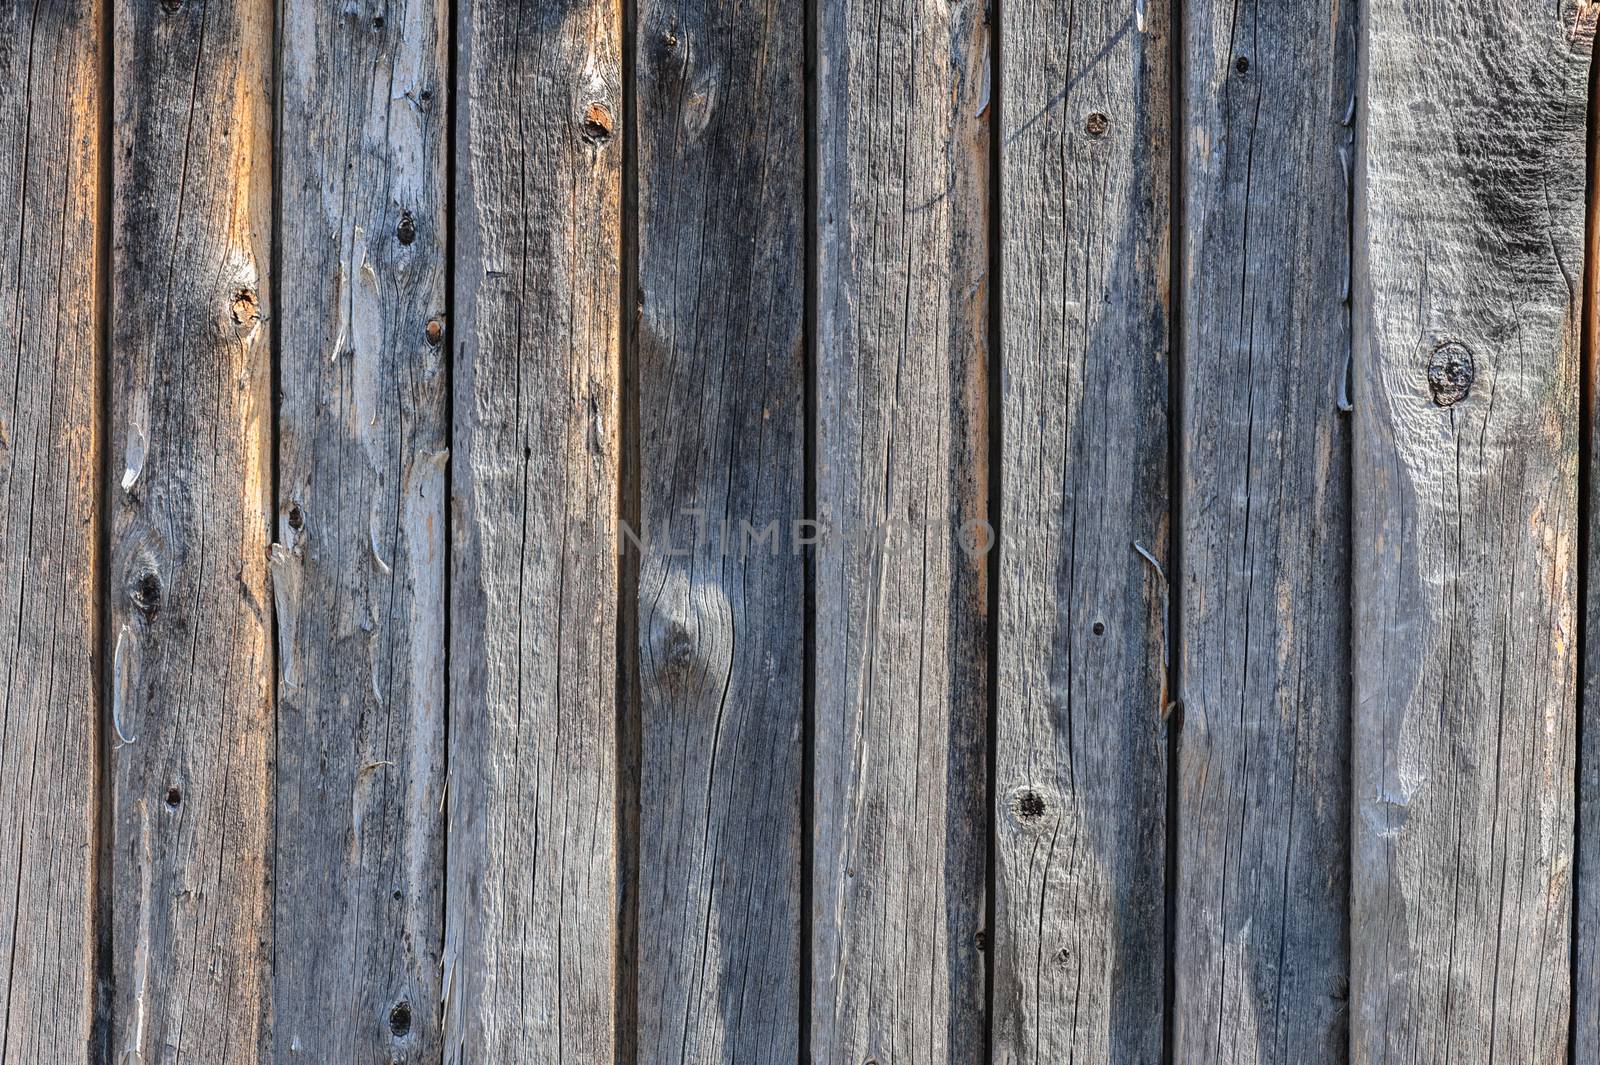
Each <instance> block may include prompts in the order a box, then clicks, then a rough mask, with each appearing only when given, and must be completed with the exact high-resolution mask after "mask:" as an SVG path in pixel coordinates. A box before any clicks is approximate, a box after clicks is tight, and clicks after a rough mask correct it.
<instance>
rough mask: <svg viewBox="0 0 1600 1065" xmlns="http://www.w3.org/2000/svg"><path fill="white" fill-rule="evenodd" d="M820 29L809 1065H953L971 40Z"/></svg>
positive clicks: (973, 765)
mask: <svg viewBox="0 0 1600 1065" xmlns="http://www.w3.org/2000/svg"><path fill="white" fill-rule="evenodd" d="M818 12H819V16H820V21H819V31H818V36H817V52H818V86H819V88H818V101H817V103H818V114H817V120H818V127H819V130H820V137H819V141H820V144H819V157H818V160H817V167H818V171H819V174H820V178H819V197H820V203H819V207H818V217H817V219H816V224H817V225H818V227H819V232H820V236H819V239H818V242H817V254H818V288H819V295H818V304H819V309H818V327H817V334H818V335H817V381H816V389H817V415H816V417H817V421H816V432H817V444H816V448H817V471H816V481H817V507H818V510H819V513H820V515H821V520H822V521H823V522H824V523H825V524H826V525H827V526H828V528H829V529H830V530H832V532H833V534H834V535H831V536H830V537H829V538H828V539H827V541H826V542H825V544H824V545H823V546H822V547H821V548H820V549H819V550H818V554H817V556H816V562H815V580H816V592H815V595H816V623H815V659H814V662H813V665H812V669H813V671H814V674H813V675H814V680H813V685H814V687H813V690H814V692H815V729H814V736H815V753H814V756H813V757H814V763H813V764H814V767H815V768H814V777H815V782H816V783H815V789H814V799H813V802H814V807H813V809H814V815H813V816H814V824H815V843H814V845H813V846H814V850H813V866H812V868H813V874H812V883H813V900H814V901H813V942H812V944H811V951H812V982H813V987H812V992H811V1003H810V1006H809V1012H810V1015H811V1055H812V1058H813V1059H814V1060H816V1061H819V1062H822V1061H827V1062H863V1061H868V1060H878V1061H895V1062H906V1063H911V1062H927V1063H935V1062H936V1063H940V1065H944V1063H951V1065H954V1063H959V1062H969V1063H973V1065H976V1063H977V1062H979V1061H980V1060H981V1059H982V1057H983V1053H984V1044H985V1034H986V1023H985V1012H984V998H985V990H986V988H985V980H984V963H983V955H982V954H981V953H980V952H979V951H980V943H981V939H982V932H983V922H984V911H985V880H986V869H987V858H988V821H987V814H986V807H987V798H986V784H987V750H986V748H987V733H988V707H989V693H988V687H989V681H988V677H989V671H988V648H987V629H988V604H987V594H986V579H987V578H986V570H987V563H986V560H985V557H984V554H983V550H984V548H986V547H987V546H988V545H989V543H990V539H989V535H988V533H987V532H986V531H985V529H984V528H983V527H982V526H979V525H976V524H974V525H971V526H966V523H968V522H973V523H979V522H987V520H988V517H989V515H988V477H989V465H988V461H989V454H988V452H989V446H988V431H989V430H988V421H989V412H988V403H989V386H988V351H987V329H988V292H989V289H988V276H987V274H988V252H989V248H988V232H987V229H988V225H989V209H988V192H989V177H988V171H989V158H988V147H989V143H988V141H989V138H988V130H989V124H988V117H989V115H990V113H991V112H990V110H989V108H988V106H987V105H988V98H987V96H988V91H989V84H988V81H987V76H988V74H989V62H988V60H989V34H988V29H987V27H986V25H985V19H984V6H983V4H982V3H980V2H976V0H962V2H958V3H955V4H949V3H944V2H942V0H941V2H929V0H848V2H843V3H837V4H832V3H830V4H823V5H820V6H819V8H818ZM964 526H965V528H964ZM874 532H882V533H884V534H885V535H886V536H887V537H888V541H887V542H886V543H880V542H879V541H878V540H877V539H876V538H875V537H874V536H873V535H871V534H872V533H874ZM963 532H965V533H966V534H968V537H969V539H968V543H969V544H970V547H971V550H966V549H964V548H963V541H962V539H961V537H962V534H963ZM858 534H859V535H858Z"/></svg>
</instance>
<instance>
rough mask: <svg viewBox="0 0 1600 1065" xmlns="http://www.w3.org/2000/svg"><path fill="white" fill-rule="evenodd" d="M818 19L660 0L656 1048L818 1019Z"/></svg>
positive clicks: (649, 1038)
mask: <svg viewBox="0 0 1600 1065" xmlns="http://www.w3.org/2000/svg"><path fill="white" fill-rule="evenodd" d="M804 15H805V11H804V8H803V6H802V5H799V4H794V3H783V2H768V3H763V4H752V5H737V6H735V5H727V4H722V3H716V2H712V0H689V2H685V3H676V2H674V3H667V2H664V0H641V2H640V3H639V4H638V23H637V27H638V29H637V53H636V55H635V59H636V62H637V72H638V73H637V76H638V82H637V90H636V94H637V100H638V105H637V113H636V115H635V122H636V127H635V128H636V140H637V145H638V154H637V180H638V217H637V223H638V249H637V255H638V259H637V276H636V277H635V278H634V279H633V281H632V283H633V285H634V291H635V294H636V297H637V306H636V320H635V321H634V322H632V323H630V326H631V328H633V329H634V330H635V358H636V360H637V372H638V394H637V402H638V447H639V503H638V506H639V520H640V523H641V528H640V530H638V531H639V532H640V533H641V534H642V535H641V539H643V540H645V541H646V543H645V546H644V547H643V549H642V551H641V552H640V556H639V559H638V574H639V576H638V594H637V616H636V617H635V619H634V620H633V631H634V633H635V635H636V638H637V648H638V651H637V653H638V668H639V678H640V679H639V692H638V706H637V711H636V712H637V713H638V714H639V719H638V720H639V744H640V759H641V769H640V778H639V792H638V795H639V798H638V801H639V862H638V869H639V883H638V895H637V899H638V907H637V909H638V935H637V940H638V942H637V956H636V962H635V963H636V967H637V968H636V971H637V995H638V1000H637V1001H638V1060H639V1062H640V1063H641V1065H646V1063H649V1065H662V1063H689V1062H694V1063H713V1062H729V1063H731V1062H740V1063H748V1065H767V1063H776V1062H791V1061H793V1060H794V1057H795V1054H796V1053H797V1048H798V1046H799V1040H800V1032H799V1025H800V1017H801V982H800V973H801V963H800V951H801V934H800V933H801V927H802V924H801V886H800V885H801V871H802V846H803V843H802V836H801V802H802V796H801V780H802V765H803V758H804V727H803V724H804V713H803V711H804V676H805V624H804V622H805V583H804V579H803V577H804V570H803V561H802V558H801V556H800V554H799V553H798V552H796V551H794V550H793V539H792V536H791V525H790V523H791V521H792V520H793V519H796V518H801V517H804V514H805V463H804V441H805V379H806V378H805V365H804V346H803V342H802V338H803V309H804V293H805V276H806V259H805V255H806V238H805V196H804V190H805V169H804V165H805V138H804V128H805V126H804V115H805V108H804V99H805V89H804V56H805V34H804ZM702 529H703V530H704V535H701V530H702ZM746 529H751V530H754V533H753V535H746V533H745V530H746ZM760 537H765V538H764V539H759V538H760ZM630 549H632V548H630Z"/></svg>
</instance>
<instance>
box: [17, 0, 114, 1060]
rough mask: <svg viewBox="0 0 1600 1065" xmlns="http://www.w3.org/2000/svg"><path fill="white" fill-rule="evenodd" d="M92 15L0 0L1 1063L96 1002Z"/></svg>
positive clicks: (53, 1056) (97, 96) (62, 1042)
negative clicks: (1, 321) (2, 331)
mask: <svg viewBox="0 0 1600 1065" xmlns="http://www.w3.org/2000/svg"><path fill="white" fill-rule="evenodd" d="M102 17H104V16H103V11H102V9H101V7H100V5H99V3H98V2H96V0H76V2H72V3H62V4H44V5H32V6H24V5H21V4H11V5H6V7H5V8H3V9H0V84H4V85H5V86H6V87H7V91H6V93H5V94H4V96H3V98H0V202H4V203H6V204H8V205H9V206H10V208H11V211H10V214H9V216H8V217H9V219H10V221H9V223H8V225H7V226H6V228H5V230H4V233H5V239H4V241H3V243H0V313H3V314H4V316H5V321H7V322H9V323H10V329H11V333H10V339H9V343H8V344H7V351H6V355H5V357H4V358H3V359H0V367H4V369H3V370H0V603H3V604H4V605H3V607H0V648H4V651H3V652H0V1061H17V1062H23V1061H26V1062H40V1063H41V1065H56V1063H62V1065H64V1063H67V1062H74V1063H76V1062H82V1061H84V1060H85V1056H86V1054H87V1053H88V1045H89V1030H90V1018H91V1016H92V1014H93V997H92V992H91V987H90V981H91V979H92V977H93V969H94V965H93V949H94V930H93V928H92V924H91V922H92V911H93V901H94V887H95V885H94V876H93V873H94V868H93V867H94V851H95V817H96V811H95V809H94V805H95V800H96V798H97V792H98V789H97V787H96V773H97V757H96V735H97V733H96V728H97V722H96V710H97V705H98V704H97V701H96V698H95V671H94V666H95V643H96V640H97V639H98V637H99V628H98V626H99V620H100V609H99V606H98V603H97V598H98V586H97V581H98V578H99V571H98V565H97V562H96V557H95V555H96V544H97V541H98V537H99V529H100V527H101V526H100V521H99V515H98V509H99V507H98V501H97V496H96V489H97V486H98V482H99V470H100V454H101V452H100V446H101V441H100V430H99V426H98V418H99V414H100V402H101V389H102V387H103V384H104V382H103V379H102V373H101V366H100V354H101V342H100V328H99V324H98V312H99V310H100V307H101V299H102V293H101V292H100V287H101V286H100V283H99V274H98V263H99V262H100V256H101V255H102V254H103V253H104V249H103V248H101V247H100V242H99V240H98V239H97V236H96V228H97V222H98V217H99V210H100V189H99V182H100V161H101V154H100V152H101V147H100V144H99V127H100V107H101V101H102V99H103V89H102V85H101V77H102V70H101V59H100V40H99V34H100V20H101V18H102Z"/></svg>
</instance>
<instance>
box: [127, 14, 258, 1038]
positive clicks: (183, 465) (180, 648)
mask: <svg viewBox="0 0 1600 1065" xmlns="http://www.w3.org/2000/svg"><path fill="white" fill-rule="evenodd" d="M115 18H116V23H115V42H116V46H115V53H116V57H115V80H114V86H115V95H114V99H113V130H114V132H113V136H112V144H111V151H112V165H113V173H112V178H113V192H114V202H113V209H112V249H111V252H112V275H111V277H112V281H111V293H110V298H111V305H110V320H111V327H110V328H111V371H110V381H109V387H110V390H111V400H110V408H111V409H110V415H111V423H110V429H109V437H108V440H107V446H108V448H109V450H110V459H109V469H110V476H111V479H112V480H111V483H110V484H108V485H107V488H106V490H107V497H106V499H105V501H104V502H105V506H106V509H107V513H108V520H109V521H110V523H111V531H110V538H111V572H110V582H109V588H110V604H109V613H110V617H109V625H108V632H107V640H108V646H106V647H105V648H103V653H104V654H105V655H106V656H107V661H108V662H109V664H110V677H109V682H108V683H109V689H110V690H109V693H108V698H109V700H110V703H111V706H110V708H109V712H110V716H111V724H112V728H111V737H110V747H111V750H110V754H109V758H110V760H111V775H112V794H111V796H110V801H111V824H112V839H111V850H112V854H111V860H110V863H109V869H108V870H107V875H109V876H110V877H111V885H110V898H111V902H110V920H111V942H110V948H111V960H110V978H111V982H112V986H113V987H114V988H115V991H114V995H113V998H112V1004H111V1010H112V1013H111V1023H110V1040H111V1044H110V1047H109V1053H110V1055H111V1057H112V1058H113V1059H114V1060H117V1061H147V1062H149V1061H160V1060H174V1061H176V1060H181V1061H194V1062H207V1063H224V1062H240V1063H244V1062H256V1061H259V1060H260V1058H261V1055H262V1054H263V1053H264V1052H265V1048H263V1047H262V1046H261V1042H262V1039H263V1037H264V1034H265V1032H266V1028H265V1023H266V1019H267V1017H268V1010H269V994H270V990H271V978H270V975H269V969H268V959H270V958H271V956H272V953H271V947H272V944H271V927H270V918H271V913H270V910H271V903H270V901H269V900H270V894H269V875H270V869H269V858H270V850H271V845H272V793H273V783H272V754H273V740H274V733H273V695H272V671H273V665H272V662H273V659H272V643H271V639H272V603H271V599H270V592H269V587H268V583H269V582H268V576H267V547H268V542H269V537H270V530H271V514H272V450H273V443H272V388H271V382H272V372H271V356H272V349H271V341H270V333H271V330H270V327H269V325H268V323H267V321H266V318H267V315H268V308H269V307H270V306H271V291H270V287H269V285H270V277H269V276H268V275H269V268H270V264H271V239H272V109H273V99H272V92H273V80H272V71H273V54H272V48H273V12H272V9H271V6H270V5H268V4H264V3H261V2H259V0H214V2H211V3H206V4H196V3H176V2H172V3H160V4H152V3H142V2H139V3H136V2H133V0H120V2H118V3H117V4H116V6H115Z"/></svg>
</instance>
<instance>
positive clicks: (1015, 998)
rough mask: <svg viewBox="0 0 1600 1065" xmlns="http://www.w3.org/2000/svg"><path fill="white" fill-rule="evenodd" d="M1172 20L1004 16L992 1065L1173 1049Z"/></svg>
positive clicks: (1072, 6)
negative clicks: (1169, 625)
mask: <svg viewBox="0 0 1600 1065" xmlns="http://www.w3.org/2000/svg"><path fill="white" fill-rule="evenodd" d="M1166 17H1167V16H1166V11H1165V6H1164V5H1161V4H1156V3H1148V4H1147V3H1128V4H1110V3H1092V4H1083V3H1072V2H1070V0H1048V2H1041V3H1037V4H1031V5H1022V6H1016V7H1007V8H1005V9H1003V10H1002V12H1001V19H1000V31H1001V59H1000V70H1001V77H1000V86H1001V94H1000V96H1001V99H1000V105H1001V107H1000V116H999V117H1000V128H1001V189H1002V201H1001V215H1000V234H1001V238H1000V239H1001V244H1000V256H1001V271H1002V276H1001V281H1002V293H1001V307H1002V311H1003V314H1004V318H1003V321H1002V333H1001V335H1002V343H1003V347H1002V350H1001V355H1000V370H1001V388H1002V396H1001V410H1000V417H1001V423H1002V426H1001V438H1002V445H1001V446H1002V452H1001V455H1000V461H1001V471H1000V491H1001V505H1000V513H1001V535H1002V537H1003V541H1002V547H1001V557H1000V586H999V596H1000V601H999V621H998V624H999V627H1000V628H999V633H998V636H999V661H998V664H997V670H998V674H999V675H998V682H999V706H998V708H997V715H998V716H997V726H996V728H997V732H996V740H995V742H996V751H995V765H996V769H995V772H996V780H995V802H996V807H997V808H996V810H995V811H994V816H995V818H996V821H997V824H996V829H995V849H996V853H995V857H996V863H997V864H996V868H995V891H996V899H995V913H996V927H995V930H994V946H993V949H994V951H995V956H994V1019H993V1021H994V1036H993V1039H994V1044H993V1057H994V1060H995V1061H997V1062H1013V1061H1029V1062H1032V1061H1064V1060H1069V1059H1072V1060H1082V1061H1116V1062H1136V1061H1155V1060H1157V1059H1158V1058H1159V1056H1160V1053H1161V1044H1162V1014H1163V1004H1162V969H1163V963H1162V938H1163V932H1162V927H1163V881H1164V875H1163V853H1164V835H1165V821H1166V728H1165V726H1164V724H1163V720H1162V712H1163V703H1164V701H1165V687H1164V674H1165V666H1164V658H1165V653H1166V649H1165V644H1164V640H1165V635H1164V621H1165V611H1166V598H1167V593H1166V586H1165V582H1164V580H1163V578H1162V576H1161V575H1160V573H1159V572H1158V571H1157V569H1156V566H1155V565H1154V564H1153V561H1160V560H1164V559H1165V557H1166V554H1167V539H1168V536H1167V402H1166V401H1167V350H1166V349H1167V326H1166V321H1167V307H1166V298H1167V269H1168V266H1167V255H1168V250H1167V245H1168V232H1167V225H1168V185H1169V183H1170V182H1169V173H1168V171H1169V163H1168V144H1167V138H1168V124H1169V101H1168V84H1167V82H1168V72H1167V64H1168V50H1167V49H1168V45H1167V23H1166ZM1136 542H1137V544H1138V545H1139V546H1140V547H1142V548H1143V549H1144V550H1145V551H1147V552H1148V553H1149V555H1150V560H1146V559H1145V558H1144V557H1142V556H1141V555H1140V553H1139V552H1138V551H1137V550H1136V548H1135V543H1136Z"/></svg>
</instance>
